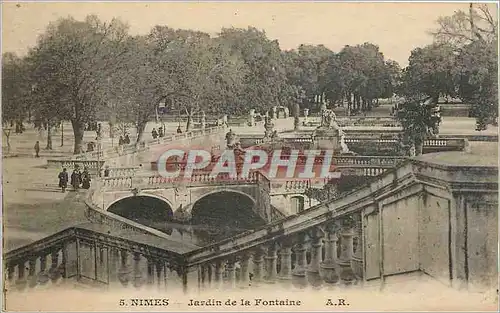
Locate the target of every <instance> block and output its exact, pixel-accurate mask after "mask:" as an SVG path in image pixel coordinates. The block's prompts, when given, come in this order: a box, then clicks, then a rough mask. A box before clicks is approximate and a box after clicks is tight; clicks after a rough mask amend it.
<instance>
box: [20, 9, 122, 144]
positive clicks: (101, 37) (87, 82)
mask: <svg viewBox="0 0 500 313" xmlns="http://www.w3.org/2000/svg"><path fill="white" fill-rule="evenodd" d="M126 38H127V26H126V25H125V24H123V23H122V22H121V21H119V20H116V19H114V20H112V21H111V22H110V23H103V22H101V21H100V20H99V19H98V18H97V17H95V16H88V17H87V18H86V19H85V20H84V21H77V20H75V19H73V18H66V19H60V20H58V21H57V22H55V23H51V24H50V25H49V26H48V28H47V30H46V32H45V33H44V34H42V35H41V36H40V37H39V40H38V44H37V46H36V47H35V48H34V49H32V50H31V51H30V53H29V55H28V59H29V62H30V64H31V66H32V67H31V68H32V74H33V81H35V82H36V85H37V89H38V90H39V91H40V92H41V93H44V94H45V95H44V96H41V97H42V98H45V99H51V98H52V97H53V96H57V97H59V99H58V103H57V105H58V108H59V109H58V110H57V111H54V112H53V114H54V115H57V117H58V118H60V119H65V120H70V121H71V124H72V126H73V133H74V136H75V144H74V153H75V154H77V153H80V152H81V151H82V143H83V134H84V129H85V124H86V123H88V122H91V121H93V119H94V118H95V114H96V112H97V111H98V109H99V107H100V106H102V105H103V99H102V94H103V93H102V92H101V90H100V89H101V88H102V86H104V82H105V81H106V79H107V77H108V76H109V75H110V73H113V72H115V71H117V70H119V69H120V67H122V66H123V65H124V63H125V62H123V55H124V54H125V52H126V51H127V47H126V45H125V42H126V40H125V39H126Z"/></svg>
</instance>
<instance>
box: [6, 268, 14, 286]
mask: <svg viewBox="0 0 500 313" xmlns="http://www.w3.org/2000/svg"><path fill="white" fill-rule="evenodd" d="M15 271H16V267H15V266H14V265H12V264H9V265H8V266H7V282H8V283H9V285H8V286H9V287H11V286H12V285H13V283H14V273H15Z"/></svg>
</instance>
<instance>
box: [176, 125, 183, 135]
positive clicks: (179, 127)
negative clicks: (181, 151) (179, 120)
mask: <svg viewBox="0 0 500 313" xmlns="http://www.w3.org/2000/svg"><path fill="white" fill-rule="evenodd" d="M177 133H178V134H182V129H181V126H180V125H179V126H178V127H177Z"/></svg>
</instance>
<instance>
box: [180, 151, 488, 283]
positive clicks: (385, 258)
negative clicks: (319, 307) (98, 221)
mask: <svg viewBox="0 0 500 313" xmlns="http://www.w3.org/2000/svg"><path fill="white" fill-rule="evenodd" d="M486 173H488V174H486ZM472 177H474V178H472ZM394 186H397V187H394ZM445 186H446V187H445ZM497 188H498V173H497V169H496V168H493V167H462V168H460V169H458V168H457V167H455V166H452V167H447V166H443V165H437V164H429V163H426V162H422V161H416V160H412V161H408V162H406V163H405V164H403V165H401V166H399V167H398V168H397V170H395V171H391V172H388V173H386V174H385V175H382V176H380V177H379V178H378V179H377V180H376V181H373V182H371V183H369V184H368V185H366V186H364V187H362V188H360V189H357V190H354V191H351V192H349V193H346V194H343V195H342V196H341V197H337V198H335V199H333V200H329V201H327V202H325V203H322V204H319V205H317V206H315V207H312V208H310V209H308V210H305V211H303V212H301V213H298V214H295V215H292V216H288V217H286V218H284V219H282V220H279V221H277V222H274V223H271V224H268V225H266V226H265V227H262V228H261V229H257V230H254V231H248V232H245V233H242V234H240V235H237V236H235V237H233V238H231V239H230V240H224V241H221V242H219V243H217V244H214V245H211V246H207V247H204V248H201V249H199V250H197V251H193V252H190V253H188V254H187V255H186V258H187V262H188V264H189V267H191V268H198V269H199V270H200V271H202V272H203V271H205V270H206V269H207V268H214V267H215V268H217V269H218V271H223V269H224V268H229V269H230V270H232V268H233V267H234V264H235V263H238V264H239V268H240V273H239V275H236V276H235V277H239V279H237V280H236V281H235V279H234V278H233V276H232V275H231V276H229V279H228V281H226V286H234V285H239V286H244V287H246V286H249V285H251V286H255V285H257V286H258V285H260V284H267V283H277V282H281V283H287V282H291V283H292V284H293V285H294V286H296V287H299V288H300V287H304V286H306V285H312V286H313V287H319V286H321V285H323V284H327V285H337V284H342V285H352V284H357V283H364V282H366V281H368V280H371V281H378V282H379V283H380V284H381V285H383V284H384V281H385V280H386V277H388V276H394V275H406V274H408V273H413V272H415V271H420V272H423V273H425V274H427V275H429V276H431V277H434V278H435V279H436V280H438V281H442V282H444V283H445V284H449V285H450V286H455V285H463V284H468V285H471V286H472V285H474V286H475V287H478V286H481V287H480V288H491V287H492V286H495V283H496V282H495V279H492V278H491V277H494V276H495V275H494V274H491V273H496V267H495V265H494V264H496V263H495V260H496V240H491V241H489V240H488V239H487V238H488V236H489V235H488V233H489V232H494V233H496V231H497V223H498V212H497V211H498V210H497V208H496V206H497V205H498V191H497ZM473 194H474V195H473ZM467 203H469V205H470V206H471V207H475V208H478V210H477V211H476V210H475V211H474V213H473V216H471V215H470V214H472V211H469V212H468V213H464V212H465V211H464V209H465V208H466V207H468V205H467ZM479 208H481V209H479ZM464 214H467V216H464ZM464 218H465V220H464ZM424 221H425V222H424ZM486 221H488V222H486ZM464 223H465V224H467V225H469V228H467V226H464ZM475 223H479V224H481V225H484V227H486V228H483V229H482V230H480V229H479V228H477V229H476V228H471V227H475V226H472V225H479V224H475ZM484 223H486V224H487V225H486V224H484ZM464 227H465V228H466V229H469V233H467V234H465V233H464V231H463V230H464ZM394 229H397V232H396V233H395V232H394V231H392V230H394ZM471 229H475V230H473V231H471ZM437 233H439V234H440V235H436V234H437ZM493 237H494V238H496V235H494V236H493ZM493 237H492V238H493ZM467 238H468V239H467ZM464 240H466V241H464ZM464 244H465V246H466V247H465V248H464V246H463V245H464ZM464 249H465V250H464ZM468 251H469V252H468ZM472 251H482V252H481V258H474V260H473V261H472V259H471V258H470V257H469V259H468V261H469V262H466V261H464V260H465V259H464V257H465V258H467V255H469V256H470V254H469V253H470V252H472ZM437 260H440V261H437ZM470 262H474V263H475V264H474V265H472V264H471V263H470ZM490 262H492V263H491V264H490ZM488 264H489V265H488ZM249 269H250V270H249ZM472 269H473V271H474V276H475V277H474V278H472V276H471V274H470V272H469V271H471V270H472ZM191 270H193V269H191ZM213 272H214V271H212V273H213ZM215 272H217V271H215ZM250 273H251V275H250ZM466 273H469V275H468V276H467V274H466ZM488 273H490V274H488ZM491 275H493V276H491ZM201 277H202V278H201V279H202V280H203V279H205V280H204V283H202V286H203V285H204V284H206V283H207V282H208V283H209V284H210V281H214V280H215V281H218V279H217V277H212V276H210V275H209V274H208V273H207V272H206V273H205V274H203V275H201ZM203 277H205V278H203ZM210 286H211V288H213V287H216V288H218V287H220V284H217V285H215V286H214V285H210Z"/></svg>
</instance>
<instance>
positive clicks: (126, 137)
mask: <svg viewBox="0 0 500 313" xmlns="http://www.w3.org/2000/svg"><path fill="white" fill-rule="evenodd" d="M123 141H124V144H126V145H128V144H130V137H129V136H128V134H125V138H124V139H123Z"/></svg>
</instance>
